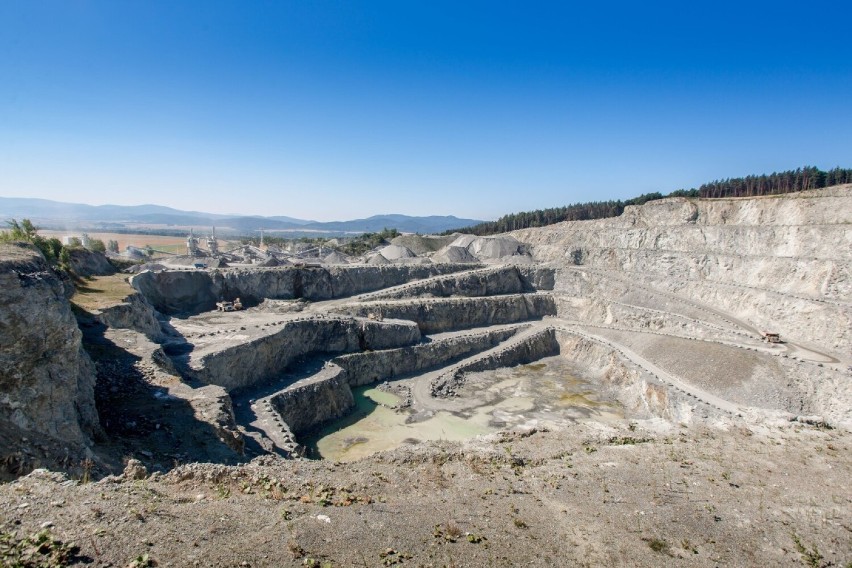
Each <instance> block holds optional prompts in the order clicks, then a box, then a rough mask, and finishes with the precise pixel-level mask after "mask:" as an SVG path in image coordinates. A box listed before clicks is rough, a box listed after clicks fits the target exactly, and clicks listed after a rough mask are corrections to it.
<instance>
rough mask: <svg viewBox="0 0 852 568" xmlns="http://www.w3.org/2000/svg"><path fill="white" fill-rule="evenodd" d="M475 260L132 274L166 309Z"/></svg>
mask: <svg viewBox="0 0 852 568" xmlns="http://www.w3.org/2000/svg"><path fill="white" fill-rule="evenodd" d="M470 268H471V266H470V265H463V264H459V265H425V266H424V265H410V266H331V267H323V268H299V267H284V268H263V269H240V268H234V269H225V270H210V271H183V270H182V271H164V272H143V273H141V274H137V275H136V276H134V277H133V278H132V279H131V284H132V285H133V287H134V288H136V289H137V290H139V291H140V292H141V293H142V294H143V295H144V296H145V297H146V298H147V299H148V301H149V302H151V304H153V306H154V307H155V308H156V309H157V310H158V311H159V312H162V313H164V314H176V313H193V312H196V313H197V312H202V311H207V310H212V309H214V308H215V307H216V301H218V300H220V299H226V300H233V299H234V298H240V299H241V300H242V301H243V303H244V304H246V305H252V304H255V303H259V302H260V301H262V300H264V299H267V298H269V299H278V300H291V299H295V298H305V299H306V300H310V301H320V300H330V299H332V298H344V297H347V296H354V295H356V294H361V293H364V292H370V291H373V290H379V289H381V288H387V287H390V286H397V285H399V284H404V283H406V282H409V281H411V280H415V279H420V278H428V277H430V276H436V275H439V274H448V273H452V272H458V271H460V270H469V269H470Z"/></svg>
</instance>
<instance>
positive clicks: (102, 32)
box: [0, 0, 852, 220]
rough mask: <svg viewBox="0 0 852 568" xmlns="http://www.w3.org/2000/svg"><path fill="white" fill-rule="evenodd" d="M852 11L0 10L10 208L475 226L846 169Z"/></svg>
mask: <svg viewBox="0 0 852 568" xmlns="http://www.w3.org/2000/svg"><path fill="white" fill-rule="evenodd" d="M844 4H845V3H842V2H837V1H834V2H819V1H815V2H808V3H795V4H794V3H785V2H761V3H752V2H736V3H726V2H706V3H705V2H678V3H650V2H644V3H639V2H629V3H619V2H606V3H604V2H584V3H582V4H579V3H577V4H576V5H575V3H573V2H567V1H566V2H553V3H548V2H542V3H535V4H534V3H524V5H523V6H522V5H521V3H500V2H493V1H492V2H438V1H428V2H425V1H424V2H414V1H410V2H406V1H387V2H380V1H375V2H343V1H341V2H321V1H320V2H308V1H300V2H286V1H280V2H262V1H256V2H238V1H229V2H223V1H214V0H207V1H204V2H165V1H163V2H157V1H141V0H140V1H120V0H112V1H102V2H95V1H86V0H64V1H61V2H60V1H56V2H49V1H38V0H32V1H30V0H6V1H4V2H0V195H3V196H18V197H42V198H47V199H56V200H63V201H74V202H82V203H92V204H103V203H114V204H140V203H157V204H161V205H169V206H172V207H177V208H182V209H194V210H202V211H210V212H215V213H240V214H262V215H289V216H293V217H300V218H310V219H316V220H336V219H351V218H355V217H362V216H369V215H373V214H379V213H405V214H410V215H430V214H434V215H449V214H453V215H457V216H462V217H473V218H481V219H492V218H496V217H498V216H500V215H502V214H504V213H510V212H514V211H521V210H529V209H536V208H541V207H552V206H558V205H565V204H568V203H572V202H576V201H588V200H598V199H615V198H625V197H631V196H634V195H637V194H639V193H644V192H648V191H662V192H668V191H671V190H674V189H678V188H681V187H693V186H697V185H699V184H701V183H703V182H705V181H710V180H712V179H715V178H720V177H729V176H739V175H747V174H750V173H763V172H767V173H768V172H771V171H774V170H782V169H789V168H796V167H798V166H802V165H805V164H809V165H816V166H819V167H822V168H830V167H833V166H837V165H840V166H844V167H852V134H850V133H852V41H850V40H849V39H848V33H849V30H848V28H849V22H850V21H852V9H850V8H847V7H845V6H844Z"/></svg>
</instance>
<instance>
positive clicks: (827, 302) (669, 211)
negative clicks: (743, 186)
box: [512, 186, 852, 352]
mask: <svg viewBox="0 0 852 568" xmlns="http://www.w3.org/2000/svg"><path fill="white" fill-rule="evenodd" d="M850 193H852V186H839V187H835V188H828V189H825V190H816V191H808V192H803V193H797V194H789V195H781V196H772V197H762V198H749V199H712V200H709V199H686V198H670V199H664V200H660V201H652V202H649V203H646V204H645V205H642V206H632V207H628V208H626V210H625V212H624V214H623V215H621V216H620V217H616V218H612V219H600V220H594V221H573V222H565V223H560V224H557V225H552V226H549V227H543V228H536V229H524V230H521V231H515V232H514V233H512V234H513V235H515V236H516V237H517V238H518V239H519V240H521V241H524V242H526V243H529V244H530V245H531V246H532V253H533V255H534V256H535V258H536V259H537V260H541V261H552V262H555V263H558V264H565V265H568V266H576V267H581V268H583V269H584V270H585V269H588V270H586V271H585V274H586V276H585V277H584V278H585V279H586V280H589V279H604V280H607V279H610V278H612V277H616V278H623V279H625V280H627V281H629V283H630V284H631V285H633V286H636V285H646V286H651V287H653V288H655V289H657V290H665V291H668V292H673V293H675V294H677V295H678V296H680V297H683V298H692V299H695V300H697V301H700V302H703V303H706V304H709V305H713V306H718V307H719V308H720V309H722V310H724V311H726V312H730V313H733V314H736V315H737V316H738V317H741V318H742V319H744V320H746V321H748V322H750V323H751V324H752V325H753V326H754V327H755V328H760V329H769V330H776V331H778V332H780V333H781V334H782V336H786V337H790V338H792V339H795V340H800V341H806V342H814V343H819V344H821V345H823V346H830V347H834V348H835V349H836V350H838V351H837V352H842V350H843V349H844V347H848V345H849V344H850V343H852V308H850V303H849V301H850V297H852V228H850V220H852V211H850V208H852V206H850V204H852V199H851V198H850ZM595 271H597V272H595ZM566 274H567V273H566ZM571 285H572V286H573V285H574V284H571ZM558 287H559V286H558Z"/></svg>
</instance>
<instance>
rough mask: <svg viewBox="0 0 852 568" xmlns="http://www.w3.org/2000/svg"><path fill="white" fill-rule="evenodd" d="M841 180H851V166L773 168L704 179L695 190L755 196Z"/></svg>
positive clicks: (705, 194)
mask: <svg viewBox="0 0 852 568" xmlns="http://www.w3.org/2000/svg"><path fill="white" fill-rule="evenodd" d="M842 183H852V169H846V168H834V169H833V170H828V171H827V172H824V171H822V170H820V169H819V168H815V167H812V166H808V167H804V168H799V169H797V170H790V171H786V172H773V173H771V174H769V175H766V174H763V175H759V176H746V177H744V178H729V179H723V180H716V181H712V182H710V183H705V184H704V185H702V186H701V187H700V188H698V192H699V195H700V197H704V198H708V199H714V198H721V197H756V196H760V195H779V194H782V193H793V192H796V191H805V190H808V189H819V188H821V187H829V186H832V185H839V184H842Z"/></svg>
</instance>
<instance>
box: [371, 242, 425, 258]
mask: <svg viewBox="0 0 852 568" xmlns="http://www.w3.org/2000/svg"><path fill="white" fill-rule="evenodd" d="M379 254H381V255H382V256H383V257H385V258H386V259H388V260H399V259H401V258H414V257H415V256H417V255H416V254H414V253H413V252H411V249H409V248H408V247H404V246H401V245H388V246H386V247H384V248H382V249H380V250H379Z"/></svg>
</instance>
